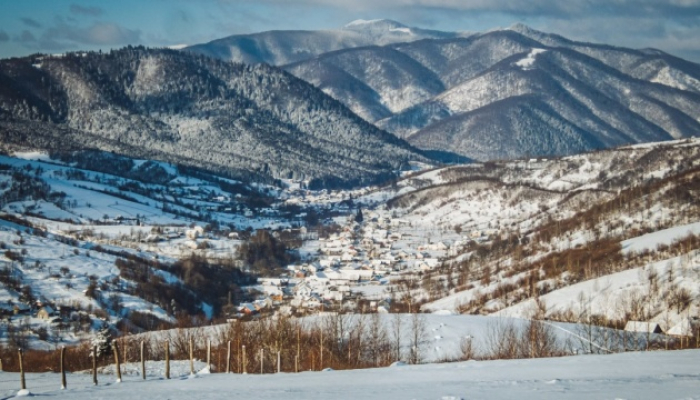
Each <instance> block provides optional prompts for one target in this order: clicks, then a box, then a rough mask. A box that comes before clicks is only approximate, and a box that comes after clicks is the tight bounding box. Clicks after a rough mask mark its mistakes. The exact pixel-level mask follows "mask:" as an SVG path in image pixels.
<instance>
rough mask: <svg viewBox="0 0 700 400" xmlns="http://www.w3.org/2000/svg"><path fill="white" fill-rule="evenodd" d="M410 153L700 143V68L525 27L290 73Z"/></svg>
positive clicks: (340, 58) (331, 57)
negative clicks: (413, 149)
mask: <svg viewBox="0 0 700 400" xmlns="http://www.w3.org/2000/svg"><path fill="white" fill-rule="evenodd" d="M285 69H287V70H288V71H289V72H291V73H292V74H294V75H296V76H298V77H300V78H302V79H304V80H307V81H308V82H311V83H312V84H314V85H315V86H317V87H318V88H320V89H322V90H323V91H324V92H326V93H328V94H329V95H331V96H333V97H334V98H336V99H338V100H340V101H341V102H343V103H344V104H346V105H347V106H348V107H349V108H350V109H352V110H353V111H355V112H356V113H357V114H358V115H360V116H362V117H363V118H365V119H367V120H368V121H371V122H373V123H375V124H376V125H377V126H378V127H380V128H383V129H386V130H387V131H389V132H392V133H394V134H396V135H397V136H399V137H402V138H406V139H407V140H408V141H409V142H410V143H411V144H413V145H415V146H417V147H419V148H422V149H429V150H441V151H451V152H454V153H457V154H460V155H463V156H466V157H469V158H474V159H479V160H489V159H499V158H514V157H523V156H528V155H547V156H551V155H555V156H556V155H565V154H573V153H578V152H581V151H589V150H593V149H599V148H609V147H614V146H619V145H622V144H629V143H640V142H649V141H662V140H669V139H674V138H682V137H689V136H694V135H697V134H700V117H698V115H697V112H696V111H695V110H697V109H698V107H699V106H700V65H698V64H694V63H691V62H688V61H685V60H682V59H679V58H676V57H673V56H671V55H668V54H665V53H663V52H661V51H658V50H651V49H644V50H632V49H624V48H619V47H614V46H608V45H598V44H590V43H582V42H575V41H571V40H568V39H565V38H563V37H561V36H558V35H551V34H546V33H542V32H538V31H535V30H533V29H530V28H528V27H526V26H524V25H515V26H513V27H512V28H510V29H505V30H496V31H491V32H486V33H482V34H474V35H471V36H469V37H465V38H447V39H426V40H421V41H415V42H410V43H396V44H390V45H384V46H380V45H376V46H368V47H362V48H355V49H346V50H340V51H335V52H330V53H326V54H322V55H319V56H317V57H315V58H312V59H309V60H305V61H300V62H296V63H291V64H289V65H286V66H285Z"/></svg>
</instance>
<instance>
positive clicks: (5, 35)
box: [0, 30, 10, 42]
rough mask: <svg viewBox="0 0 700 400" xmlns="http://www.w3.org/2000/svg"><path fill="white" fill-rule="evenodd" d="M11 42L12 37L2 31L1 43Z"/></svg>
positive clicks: (0, 35)
mask: <svg viewBox="0 0 700 400" xmlns="http://www.w3.org/2000/svg"><path fill="white" fill-rule="evenodd" d="M9 40H10V35H8V34H7V32H5V31H3V30H0V42H7V41H9Z"/></svg>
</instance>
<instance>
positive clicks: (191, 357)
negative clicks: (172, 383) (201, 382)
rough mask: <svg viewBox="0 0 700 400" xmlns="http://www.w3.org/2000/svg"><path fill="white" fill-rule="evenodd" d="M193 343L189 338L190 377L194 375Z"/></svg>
mask: <svg viewBox="0 0 700 400" xmlns="http://www.w3.org/2000/svg"><path fill="white" fill-rule="evenodd" d="M193 342H194V341H193V340H192V337H190V375H194V343H193Z"/></svg>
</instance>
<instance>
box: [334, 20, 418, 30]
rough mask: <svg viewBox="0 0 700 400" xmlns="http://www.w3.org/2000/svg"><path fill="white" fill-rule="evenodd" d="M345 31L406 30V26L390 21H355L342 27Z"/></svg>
mask: <svg viewBox="0 0 700 400" xmlns="http://www.w3.org/2000/svg"><path fill="white" fill-rule="evenodd" d="M344 28H345V29H352V30H362V29H368V28H369V29H377V28H379V29H396V28H406V25H404V24H402V23H400V22H396V21H392V20H390V19H369V20H368V19H357V20H355V21H352V22H350V23H349V24H347V25H345V26H344Z"/></svg>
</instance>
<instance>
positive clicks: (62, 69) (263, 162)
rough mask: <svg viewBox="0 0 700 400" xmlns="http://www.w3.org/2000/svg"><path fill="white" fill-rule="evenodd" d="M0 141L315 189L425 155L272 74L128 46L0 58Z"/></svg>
mask: <svg viewBox="0 0 700 400" xmlns="http://www.w3.org/2000/svg"><path fill="white" fill-rule="evenodd" d="M0 135H1V136H2V141H1V143H3V145H4V147H5V148H8V147H12V146H14V147H21V148H34V149H46V150H50V151H54V152H58V151H71V150H79V149H84V148H94V149H100V150H105V151H113V152H116V153H121V154H125V155H127V156H131V157H136V158H145V159H155V160H162V161H168V162H172V163H178V164H183V165H190V166H195V167H199V168H204V169H208V170H212V171H218V172H225V173H227V174H229V175H230V176H232V177H238V178H250V177H257V178H259V179H268V180H269V179H279V178H296V179H305V180H312V181H313V182H312V184H320V185H342V184H359V183H363V182H364V183H367V182H372V181H376V180H378V179H386V178H388V177H390V176H392V175H393V174H394V173H395V171H397V170H399V169H400V168H401V167H402V166H404V165H405V163H406V162H407V161H409V160H410V159H421V156H420V155H418V154H417V153H416V152H415V151H414V149H412V148H411V147H410V146H409V145H408V144H407V143H405V142H404V141H403V140H400V139H397V138H396V137H395V136H393V135H391V134H388V133H386V132H384V131H381V130H379V129H377V128H376V127H374V126H373V125H371V124H369V123H367V122H365V121H364V120H362V119H361V118H358V117H357V116H356V115H355V114H353V113H352V112H351V111H350V110H348V109H347V108H346V107H345V106H343V105H342V104H340V103H339V102H338V101H336V100H333V99H332V98H330V97H329V96H327V95H325V94H324V93H322V92H321V91H320V90H318V89H316V88H314V87H313V86H311V85H309V84H308V83H306V82H304V81H302V80H300V79H297V78H295V77H293V76H291V75H289V74H288V73H286V72H284V71H281V70H278V69H276V68H274V67H270V66H267V65H256V66H249V65H243V64H234V63H230V62H223V61H220V60H215V59H211V58H208V57H203V56H200V55H194V54H191V53H186V52H179V51H173V50H150V49H145V48H133V47H128V48H125V49H122V50H116V51H111V52H109V53H105V54H101V53H70V54H66V55H62V56H43V55H37V56H32V57H26V58H18V59H8V60H1V61H0Z"/></svg>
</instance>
